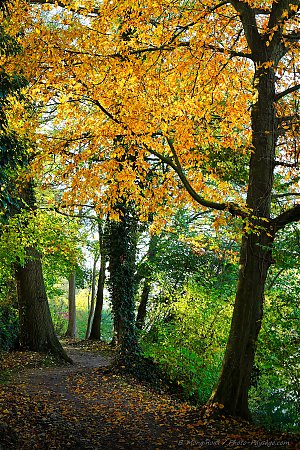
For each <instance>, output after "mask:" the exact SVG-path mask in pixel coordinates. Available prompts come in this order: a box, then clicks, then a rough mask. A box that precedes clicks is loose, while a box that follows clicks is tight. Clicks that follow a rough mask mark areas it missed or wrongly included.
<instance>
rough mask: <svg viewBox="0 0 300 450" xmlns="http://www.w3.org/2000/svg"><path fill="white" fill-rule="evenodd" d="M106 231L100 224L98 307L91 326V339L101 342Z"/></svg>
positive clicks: (96, 306)
mask: <svg viewBox="0 0 300 450" xmlns="http://www.w3.org/2000/svg"><path fill="white" fill-rule="evenodd" d="M105 239H106V236H105V230H104V229H103V228H102V224H101V223H100V222H99V245H100V270H99V278H98V286H97V295H96V305H95V312H94V318H93V322H92V326H91V332H90V335H89V339H91V340H96V341H100V339H101V318H102V309H103V301H104V285H105V276H106V275H105V270H106V260H107V254H106V242H105Z"/></svg>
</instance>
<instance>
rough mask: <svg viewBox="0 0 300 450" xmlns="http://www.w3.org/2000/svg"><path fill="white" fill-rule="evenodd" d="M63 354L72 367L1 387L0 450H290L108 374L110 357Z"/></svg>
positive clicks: (41, 371) (285, 443) (25, 375)
mask: <svg viewBox="0 0 300 450" xmlns="http://www.w3.org/2000/svg"><path fill="white" fill-rule="evenodd" d="M67 352H68V354H69V355H70V356H71V357H72V358H73V360H74V363H75V364H74V365H73V366H65V367H55V368H54V367H49V368H31V369H26V370H24V371H22V372H20V373H19V374H16V375H15V376H14V377H13V380H12V381H11V382H10V383H8V384H5V385H3V386H1V387H0V419H1V422H0V449H1V450H12V449H13V450H29V449H30V450H33V449H41V450H48V449H49V450H56V449H57V450H65V449H71V450H97V449H105V450H115V449H116V450H118V449H120V450H121V449H128V450H129V449H130V450H156V449H176V448H180V449H200V448H201V449H202V448H210V449H227V448H244V449H245V448H247V449H249V448H250V449H251V448H255V449H257V448H272V449H276V448H278V449H284V448H289V449H294V448H296V444H295V442H294V443H293V442H292V440H290V439H287V438H286V437H284V436H277V437H276V438H274V436H272V435H270V434H268V433H266V432H264V431H263V430H261V429H259V428H255V427H253V426H251V425H249V424H247V423H246V422H245V423H241V422H238V421H233V420H231V421H229V420H227V419H225V418H224V419H222V420H219V421H216V420H213V419H212V418H209V417H208V418H207V417H204V416H203V414H202V415H201V412H200V411H199V410H196V409H195V408H192V407H190V406H189V405H187V404H185V403H180V402H178V401H176V400H175V399H174V398H172V397H170V396H168V395H166V394H163V393H161V394H159V393H157V392H154V391H152V390H151V389H149V388H147V387H145V386H142V385H141V384H139V383H137V382H136V381H135V380H133V379H126V378H123V377H121V376H118V375H116V374H113V373H111V372H109V370H108V369H107V366H108V365H109V362H110V359H109V357H105V356H103V355H101V354H99V353H94V352H90V351H84V350H83V349H81V348H76V347H73V346H72V347H68V348H67Z"/></svg>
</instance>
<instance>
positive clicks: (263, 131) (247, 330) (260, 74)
mask: <svg viewBox="0 0 300 450" xmlns="http://www.w3.org/2000/svg"><path fill="white" fill-rule="evenodd" d="M255 82H256V86H257V90H258V100H257V103H256V104H255V105H254V106H253V111H252V130H253V137H252V144H253V151H252V154H251V160H250V172H249V187H248V195H247V207H248V208H250V210H251V211H252V218H251V221H250V223H249V225H250V228H251V229H252V230H251V231H250V232H248V234H246V233H245V235H244V237H243V241H242V246H241V254H240V273H239V280H238V287H237V293H236V299H235V306H234V312H233V317H232V322H231V330H230V334H229V340H228V343H227V348H226V352H225V357H224V361H223V367H222V371H221V374H220V377H219V381H218V383H217V386H216V388H215V390H214V392H213V394H212V397H211V399H210V402H211V403H219V404H222V405H224V411H225V412H227V413H229V414H231V415H237V416H240V417H243V418H246V419H248V418H249V411H248V390H249V384H250V376H251V371H252V367H253V362H254V354H255V347H256V343H257V337H258V333H259V330H260V327H261V320H262V315H263V300H264V287H265V281H266V277H267V271H268V268H269V266H270V264H271V259H272V255H271V245H272V241H273V236H272V234H273V233H272V230H271V227H270V226H269V225H268V221H266V220H262V218H263V219H268V218H269V217H270V208H271V190H272V186H273V170H274V157H275V143H276V139H277V130H276V111H275V106H274V99H275V75H274V69H273V68H268V69H263V68H259V69H258V70H257V71H256V74H255Z"/></svg>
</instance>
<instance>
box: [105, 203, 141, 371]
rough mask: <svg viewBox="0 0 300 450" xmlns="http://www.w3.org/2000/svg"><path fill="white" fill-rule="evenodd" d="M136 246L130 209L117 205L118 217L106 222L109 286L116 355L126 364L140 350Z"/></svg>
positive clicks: (130, 361)
mask: <svg viewBox="0 0 300 450" xmlns="http://www.w3.org/2000/svg"><path fill="white" fill-rule="evenodd" d="M136 246H137V221H136V218H135V215H134V210H130V209H129V208H128V207H124V205H120V220H119V221H110V222H109V247H108V258H109V274H110V276H109V289H110V293H111V303H112V313H113V323H114V332H115V340H116V344H117V345H118V346H119V357H118V359H119V361H121V362H122V364H124V365H125V366H126V367H130V366H131V365H132V364H133V361H134V360H135V359H136V358H137V357H139V356H140V353H141V350H140V347H139V344H138V339H137V333H136V327H135V287H136V286H135V263H136Z"/></svg>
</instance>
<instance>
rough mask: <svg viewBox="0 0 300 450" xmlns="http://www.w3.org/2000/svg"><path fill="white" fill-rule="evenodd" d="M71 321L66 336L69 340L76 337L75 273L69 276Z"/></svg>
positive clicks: (69, 320)
mask: <svg viewBox="0 0 300 450" xmlns="http://www.w3.org/2000/svg"><path fill="white" fill-rule="evenodd" d="M68 281H69V297H68V305H69V319H68V328H67V331H66V334H65V336H66V337H69V338H75V337H76V274H75V271H73V272H72V273H71V274H70V276H69V280H68Z"/></svg>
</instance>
